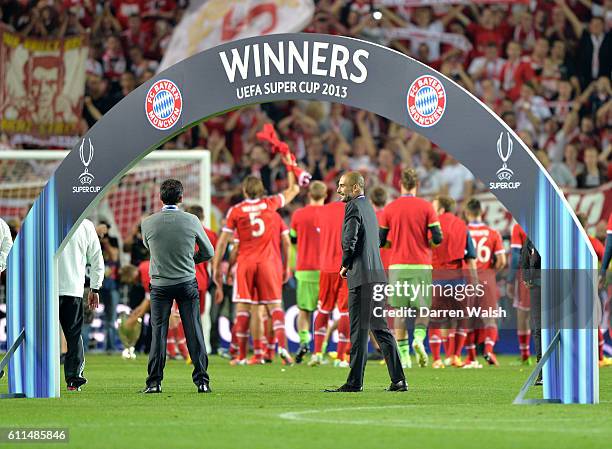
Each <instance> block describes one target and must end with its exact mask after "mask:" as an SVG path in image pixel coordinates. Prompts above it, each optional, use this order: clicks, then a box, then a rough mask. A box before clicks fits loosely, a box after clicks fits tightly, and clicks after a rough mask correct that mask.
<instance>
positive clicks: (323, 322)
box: [314, 310, 340, 354]
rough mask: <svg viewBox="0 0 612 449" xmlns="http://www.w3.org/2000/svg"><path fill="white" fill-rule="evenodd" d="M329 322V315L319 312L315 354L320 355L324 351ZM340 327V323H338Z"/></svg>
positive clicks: (315, 323) (316, 320)
mask: <svg viewBox="0 0 612 449" xmlns="http://www.w3.org/2000/svg"><path fill="white" fill-rule="evenodd" d="M328 322H329V313H328V312H322V311H320V310H319V312H318V313H317V316H316V318H315V320H314V353H315V354H319V353H321V352H322V350H323V342H324V341H325V334H326V333H327V323H328ZM338 325H340V323H338Z"/></svg>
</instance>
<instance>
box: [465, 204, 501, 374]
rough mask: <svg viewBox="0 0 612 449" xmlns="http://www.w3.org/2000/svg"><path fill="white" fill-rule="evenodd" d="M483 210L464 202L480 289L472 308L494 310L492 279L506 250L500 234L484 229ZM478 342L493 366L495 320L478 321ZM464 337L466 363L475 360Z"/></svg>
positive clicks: (495, 298) (496, 293)
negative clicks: (479, 296)
mask: <svg viewBox="0 0 612 449" xmlns="http://www.w3.org/2000/svg"><path fill="white" fill-rule="evenodd" d="M482 215H483V210H482V206H481V205H480V201H479V200H477V199H476V198H472V199H471V200H469V201H468V202H467V205H466V210H465V216H466V218H467V220H468V229H469V230H470V236H471V237H472V240H473V242H474V246H475V248H476V266H477V269H478V279H479V280H480V282H481V283H482V285H483V286H484V296H483V297H482V298H476V300H477V304H474V305H475V306H478V307H482V308H483V309H489V308H492V309H493V308H496V307H497V301H498V300H499V290H498V288H497V281H496V279H495V276H496V274H497V272H498V271H500V270H502V269H503V268H504V267H505V266H506V249H505V248H504V244H503V242H502V238H501V235H500V234H499V232H497V231H496V230H495V229H493V228H491V227H489V226H487V225H486V224H485V223H483V221H482ZM478 335H479V340H480V341H479V343H481V342H482V341H484V357H485V360H486V361H487V363H488V364H489V365H495V366H497V365H498V363H497V357H495V353H494V352H493V348H494V346H495V342H496V341H497V321H496V319H495V318H482V321H481V323H479V327H478ZM471 340H472V337H470V336H469V335H468V344H469V345H470V350H469V352H468V359H467V360H466V366H468V365H467V364H468V363H472V362H474V361H476V350H475V348H474V349H471V346H472V344H473V343H474V342H472V341H471Z"/></svg>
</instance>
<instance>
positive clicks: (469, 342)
mask: <svg viewBox="0 0 612 449" xmlns="http://www.w3.org/2000/svg"><path fill="white" fill-rule="evenodd" d="M465 349H466V350H467V355H468V356H467V362H468V363H469V362H473V361H474V360H476V334H475V332H474V330H469V331H468V333H467V337H466V340H465Z"/></svg>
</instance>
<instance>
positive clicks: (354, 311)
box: [346, 284, 405, 387]
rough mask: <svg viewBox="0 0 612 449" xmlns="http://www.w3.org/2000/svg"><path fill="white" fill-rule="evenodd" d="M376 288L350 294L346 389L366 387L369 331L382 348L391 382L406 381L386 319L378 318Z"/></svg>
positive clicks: (357, 288)
mask: <svg viewBox="0 0 612 449" xmlns="http://www.w3.org/2000/svg"><path fill="white" fill-rule="evenodd" d="M374 285H375V284H364V285H361V286H359V287H356V288H352V289H350V290H349V304H348V305H349V319H350V322H351V369H350V371H349V375H348V378H347V380H346V383H347V385H350V386H353V387H362V386H363V375H364V372H365V366H366V362H367V360H368V333H369V331H370V329H371V330H372V334H373V335H374V338H375V339H376V341H377V342H378V345H379V346H380V350H381V351H382V353H383V355H384V357H385V362H386V363H387V369H388V370H389V377H391V381H392V382H399V381H401V380H404V379H405V377H404V371H403V370H402V362H401V361H400V357H399V352H398V351H397V345H396V343H395V338H394V337H393V334H392V333H391V332H390V331H389V328H388V327H387V322H386V320H385V319H384V318H383V317H375V316H374V315H373V313H372V309H373V306H374V300H373V299H372V296H373V294H374V293H373V289H374Z"/></svg>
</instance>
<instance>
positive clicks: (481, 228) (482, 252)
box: [468, 222, 520, 270]
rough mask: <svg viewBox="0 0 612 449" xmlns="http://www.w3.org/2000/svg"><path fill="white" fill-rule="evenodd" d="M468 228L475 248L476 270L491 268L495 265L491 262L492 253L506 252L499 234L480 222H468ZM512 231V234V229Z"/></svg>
mask: <svg viewBox="0 0 612 449" xmlns="http://www.w3.org/2000/svg"><path fill="white" fill-rule="evenodd" d="M517 226H518V225H517ZM468 229H469V230H470V236H471V237H472V241H473V242H474V247H475V248H476V268H477V269H478V270H488V269H493V268H494V267H495V265H494V264H493V254H503V253H505V252H506V249H505V248H504V244H503V242H502V238H501V234H500V233H499V232H497V231H496V230H495V229H493V228H491V227H489V226H487V225H486V224H484V223H481V222H471V223H469V224H468ZM519 229H520V227H519ZM512 232H513V236H514V230H513V231H512Z"/></svg>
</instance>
